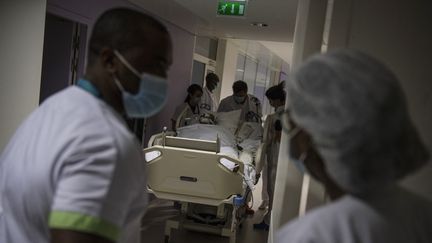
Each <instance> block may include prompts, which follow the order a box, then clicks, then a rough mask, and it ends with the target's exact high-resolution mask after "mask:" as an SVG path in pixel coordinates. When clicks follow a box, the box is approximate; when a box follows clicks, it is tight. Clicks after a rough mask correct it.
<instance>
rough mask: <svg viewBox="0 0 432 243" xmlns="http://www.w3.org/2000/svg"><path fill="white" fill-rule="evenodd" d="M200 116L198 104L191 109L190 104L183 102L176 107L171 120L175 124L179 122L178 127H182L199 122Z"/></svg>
mask: <svg viewBox="0 0 432 243" xmlns="http://www.w3.org/2000/svg"><path fill="white" fill-rule="evenodd" d="M200 116H201V110H200V108H199V106H196V107H195V109H194V110H192V108H191V107H190V105H189V104H188V103H187V102H185V103H183V104H181V105H179V106H177V107H176V109H175V111H174V115H173V117H172V118H171V121H175V122H176V124H179V127H184V126H189V125H193V124H197V123H199V118H200Z"/></svg>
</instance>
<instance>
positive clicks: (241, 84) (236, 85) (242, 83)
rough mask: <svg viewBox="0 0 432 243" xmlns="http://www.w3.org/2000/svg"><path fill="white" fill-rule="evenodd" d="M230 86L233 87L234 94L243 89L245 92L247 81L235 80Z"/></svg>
mask: <svg viewBox="0 0 432 243" xmlns="http://www.w3.org/2000/svg"><path fill="white" fill-rule="evenodd" d="M232 88H233V92H234V94H236V93H238V92H240V91H242V90H243V91H245V92H246V93H247V91H248V86H247V83H246V82H245V81H242V80H237V81H235V82H234V84H233V86H232Z"/></svg>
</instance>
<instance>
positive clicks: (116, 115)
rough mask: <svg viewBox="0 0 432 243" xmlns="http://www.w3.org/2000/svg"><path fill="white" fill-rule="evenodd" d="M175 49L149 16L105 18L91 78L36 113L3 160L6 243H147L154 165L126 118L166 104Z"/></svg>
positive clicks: (1, 225)
mask: <svg viewBox="0 0 432 243" xmlns="http://www.w3.org/2000/svg"><path fill="white" fill-rule="evenodd" d="M171 49H172V47H171V38H170V36H169V34H168V31H167V29H166V28H165V26H164V25H163V24H161V23H160V22H159V21H157V20H156V19H154V18H152V17H150V16H148V15H146V14H143V13H140V12H138V11H135V10H130V9H124V8H118V9H112V10H108V11H106V12H105V13H103V14H102V15H101V16H100V17H99V18H98V19H97V21H96V23H95V25H94V27H93V32H92V35H91V37H90V42H89V54H88V66H87V70H86V74H85V77H84V78H83V79H81V80H79V81H78V85H77V86H73V87H69V88H66V89H65V90H63V91H60V92H59V93H57V94H54V95H53V96H51V97H50V98H48V99H47V100H46V101H45V102H44V103H43V104H42V105H41V106H40V107H39V108H37V109H36V110H35V111H34V112H33V113H31V114H30V116H29V117H28V118H27V119H26V120H25V121H24V122H23V123H22V124H21V125H20V127H19V128H18V130H17V131H16V132H15V134H14V135H13V137H12V139H11V141H10V142H9V144H8V145H7V146H6V148H5V150H4V151H3V154H2V155H1V157H0V242H2V243H15V242H16V243H35V242H37V243H48V242H65V243H66V242H68V243H75V242H76V243H94V242H99V243H108V242H127V243H130V242H134V243H135V242H136V243H138V242H140V240H139V235H140V219H141V216H142V215H143V213H144V210H145V208H146V204H147V195H146V193H145V188H146V167H145V163H144V162H143V158H142V151H141V148H140V146H139V144H138V142H137V140H136V139H135V136H134V134H132V133H131V132H130V131H129V130H128V128H127V126H126V124H125V121H124V120H123V118H122V117H123V115H125V116H127V117H130V118H143V117H149V116H151V115H154V114H156V113H157V112H158V111H159V110H160V109H161V108H162V107H163V105H164V103H165V100H166V96H167V95H166V92H167V80H166V76H167V69H168V67H169V66H170V64H171V62H172V60H171V58H172V57H171Z"/></svg>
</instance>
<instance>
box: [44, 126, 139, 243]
mask: <svg viewBox="0 0 432 243" xmlns="http://www.w3.org/2000/svg"><path fill="white" fill-rule="evenodd" d="M86 125H87V126H86ZM96 126H99V130H98V129H96ZM111 132H112V131H111V130H109V128H108V127H105V128H104V127H103V126H100V124H92V123H89V124H84V125H83V126H82V127H80V129H79V131H78V134H81V136H77V138H75V140H76V141H75V140H74V141H72V142H71V146H70V147H69V149H68V150H67V153H65V154H64V155H62V158H61V159H62V160H63V162H62V163H61V164H59V166H61V168H58V169H55V170H53V175H52V177H53V180H55V192H54V198H53V203H52V205H51V210H50V212H49V218H48V227H49V230H50V234H51V243H57V242H71V243H82V242H102V243H108V242H110V243H112V242H117V241H118V240H119V237H120V235H121V233H122V232H121V231H122V229H123V227H124V226H125V225H126V224H128V221H127V220H128V219H129V217H130V216H129V215H130V212H131V210H133V209H134V208H140V209H142V210H143V208H144V206H145V203H146V200H145V192H144V191H143V190H142V188H143V187H144V186H145V180H146V176H145V163H144V162H143V158H142V154H141V150H140V149H139V147H138V146H136V144H135V143H134V141H133V137H130V138H129V137H126V136H125V137H121V138H120V137H118V140H116V138H115V137H114V136H110V135H108V134H110V133H111ZM124 188H128V190H124ZM137 197H140V198H143V201H142V205H141V204H140V205H136V204H133V203H132V201H133V200H134V198H137ZM136 214H137V215H138V214H139V213H136ZM134 226H135V225H134ZM136 227H139V224H137V225H136Z"/></svg>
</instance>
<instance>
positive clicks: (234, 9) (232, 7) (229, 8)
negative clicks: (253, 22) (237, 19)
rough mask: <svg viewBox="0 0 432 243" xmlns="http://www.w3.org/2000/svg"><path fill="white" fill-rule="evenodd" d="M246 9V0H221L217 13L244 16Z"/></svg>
mask: <svg viewBox="0 0 432 243" xmlns="http://www.w3.org/2000/svg"><path fill="white" fill-rule="evenodd" d="M245 10H246V3H245V2H232V1H219V4H218V11H217V14H218V15H227V16H244V14H245Z"/></svg>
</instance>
